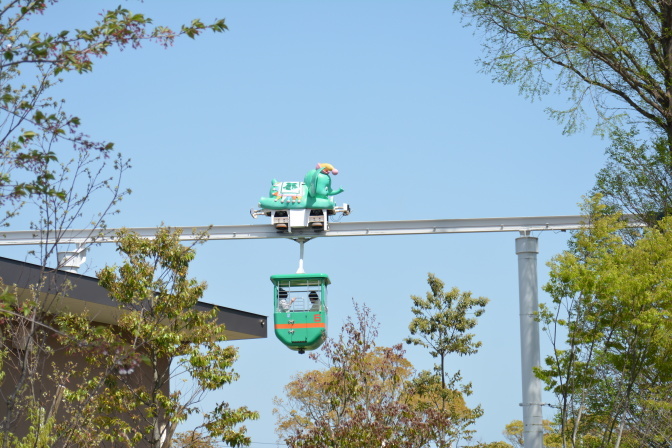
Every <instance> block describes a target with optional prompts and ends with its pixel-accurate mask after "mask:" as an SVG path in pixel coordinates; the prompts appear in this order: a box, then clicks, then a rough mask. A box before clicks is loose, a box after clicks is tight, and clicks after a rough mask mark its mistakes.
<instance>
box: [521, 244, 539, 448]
mask: <svg viewBox="0 0 672 448" xmlns="http://www.w3.org/2000/svg"><path fill="white" fill-rule="evenodd" d="M538 253H539V242H538V239H537V238H535V237H531V236H529V232H521V237H520V238H516V255H518V288H519V303H520V354H521V369H522V374H523V402H522V403H521V406H522V407H523V424H524V429H523V442H524V448H542V447H543V423H542V412H541V405H542V403H541V381H540V380H539V379H538V378H537V377H536V376H534V372H533V371H532V369H533V368H534V367H538V366H540V365H541V350H540V348H539V323H538V322H537V321H536V320H535V315H536V312H537V311H538V309H539V289H538V286H537V254H538Z"/></svg>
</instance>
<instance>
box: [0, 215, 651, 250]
mask: <svg viewBox="0 0 672 448" xmlns="http://www.w3.org/2000/svg"><path fill="white" fill-rule="evenodd" d="M625 218H626V219H628V220H629V221H631V224H632V225H633V226H639V225H640V224H639V223H637V221H636V220H635V218H634V217H633V216H630V215H627V216H625ZM584 219H585V218H584V217H582V216H579V215H574V216H533V217H518V218H468V219H430V220H415V221H364V222H332V223H329V229H328V230H326V231H324V232H314V231H313V230H311V229H296V228H295V229H293V231H292V232H291V233H279V232H277V231H276V230H275V228H274V227H273V226H272V225H264V224H261V225H240V226H198V227H174V228H179V229H181V230H182V240H184V241H193V240H195V239H197V238H198V236H199V235H200V234H202V233H203V232H206V231H207V232H208V233H209V234H210V240H211V241H214V240H240V239H259V238H288V239H295V238H300V237H303V238H317V237H340V236H373V235H431V234H441V233H476V232H521V233H527V234H529V232H535V231H543V230H555V231H558V230H576V229H579V228H581V227H582V226H583V225H585V224H584V222H583V221H584ZM117 230H118V229H106V230H102V231H91V230H86V229H80V230H76V229H72V230H62V231H60V230H57V231H51V232H49V233H44V232H42V233H41V232H37V231H32V230H19V231H5V232H0V245H22V244H45V243H54V242H58V243H60V244H87V243H92V242H96V243H111V242H114V241H115V239H116V238H115V235H116V232H117ZM128 230H132V231H134V232H136V233H137V234H139V235H140V236H143V237H146V238H151V237H153V236H154V233H156V230H157V229H156V228H155V227H136V228H133V227H129V228H128Z"/></svg>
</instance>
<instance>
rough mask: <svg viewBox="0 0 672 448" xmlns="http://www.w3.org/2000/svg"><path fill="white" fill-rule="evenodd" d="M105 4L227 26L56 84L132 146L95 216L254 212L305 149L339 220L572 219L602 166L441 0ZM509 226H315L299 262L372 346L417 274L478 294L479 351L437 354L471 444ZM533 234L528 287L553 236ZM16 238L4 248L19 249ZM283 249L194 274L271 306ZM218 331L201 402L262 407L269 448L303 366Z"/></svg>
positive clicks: (506, 337) (116, 57) (250, 253)
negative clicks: (216, 374) (221, 367)
mask: <svg viewBox="0 0 672 448" xmlns="http://www.w3.org/2000/svg"><path fill="white" fill-rule="evenodd" d="M122 5H123V6H124V7H126V8H129V9H132V10H134V11H137V12H143V13H146V14H147V15H149V16H150V17H152V18H154V22H155V24H167V25H172V26H177V25H178V24H180V23H182V22H184V21H189V20H191V19H192V18H196V17H198V18H201V19H202V20H204V21H205V22H207V21H211V20H213V19H215V18H225V19H226V22H227V24H228V26H229V28H230V29H229V31H228V32H226V33H224V34H212V33H206V34H205V35H204V36H202V37H199V38H197V39H196V40H194V41H191V40H189V39H183V40H180V41H178V42H176V44H175V45H174V46H173V47H172V48H170V49H167V50H164V49H162V48H160V47H158V46H155V45H151V44H147V45H145V46H144V48H142V49H139V50H136V51H130V50H129V51H124V52H121V53H114V54H113V55H111V56H110V57H108V58H105V59H103V60H100V61H98V63H97V65H96V66H95V70H94V72H93V73H91V74H87V75H83V76H78V75H68V76H67V77H66V80H65V83H64V84H63V85H62V87H61V88H59V92H58V94H59V95H62V96H63V97H65V98H66V99H67V103H66V106H67V108H68V111H70V112H71V113H74V114H77V115H79V116H80V117H81V118H82V120H83V124H84V129H85V130H86V132H87V133H89V134H90V135H91V136H92V137H95V138H96V139H101V140H109V141H113V142H115V143H116V147H117V148H118V149H119V150H120V151H121V152H122V153H123V154H124V155H125V156H127V157H130V158H131V159H132V165H133V169H132V170H131V171H129V172H128V174H127V175H126V176H125V178H124V181H123V183H124V186H125V187H129V188H131V189H132V190H133V194H132V195H131V196H129V197H128V198H127V200H125V201H123V203H122V204H121V211H122V212H121V213H120V214H119V215H117V216H114V217H112V218H111V219H110V220H109V224H110V226H111V227H121V226H127V227H153V226H157V225H160V224H162V223H165V224H166V225H170V226H201V225H209V224H214V225H237V224H266V223H268V221H267V220H266V219H264V218H259V219H257V220H254V219H252V218H251V217H250V215H249V210H250V209H251V208H254V207H256V205H257V201H258V199H259V198H260V197H261V196H266V195H267V193H268V187H269V186H270V180H271V179H272V178H278V179H283V180H297V179H298V180H300V179H302V178H303V175H304V174H305V172H306V171H308V170H309V169H311V168H313V167H314V165H315V164H316V163H318V162H328V163H331V164H333V165H334V166H336V167H337V168H338V169H339V171H340V174H339V175H338V176H336V177H334V179H333V186H334V187H340V186H342V187H344V188H345V189H346V191H345V193H343V194H341V195H339V196H337V197H336V198H337V199H338V202H339V203H341V202H347V203H349V204H350V205H351V207H352V210H353V212H352V214H351V215H350V216H348V217H344V218H343V221H346V220H347V221H349V222H354V221H386V220H416V219H439V218H481V217H515V216H548V215H574V214H578V213H579V209H578V206H577V204H578V203H580V202H581V200H582V195H584V194H586V193H587V192H588V191H589V189H590V188H591V187H592V185H593V182H594V175H595V173H596V172H597V170H598V169H599V168H600V167H601V166H602V164H603V160H604V157H603V149H604V147H605V146H606V142H604V141H602V140H600V139H599V138H597V137H594V136H592V135H590V133H589V132H586V133H583V134H579V135H574V136H569V137H568V136H563V135H562V132H561V127H560V126H559V125H557V124H556V123H554V122H552V121H550V120H549V119H548V118H547V116H546V115H545V113H544V109H545V108H546V107H548V106H551V105H555V106H558V105H561V104H562V100H563V97H562V95H560V96H558V97H550V98H548V99H547V100H545V101H541V102H534V103H531V102H529V101H527V100H525V99H524V98H522V97H520V96H519V95H518V92H517V88H516V87H515V86H503V85H500V84H493V83H492V82H491V80H490V78H489V77H488V76H487V75H486V74H482V73H480V72H479V68H478V65H477V64H476V60H477V59H478V58H479V57H480V56H481V54H482V53H481V50H480V43H481V42H480V40H479V39H480V37H479V36H478V33H476V35H474V31H475V30H474V29H473V28H466V29H465V28H463V27H462V25H461V24H460V21H459V17H457V16H456V15H454V14H453V13H452V2H449V1H438V0H437V1H430V0H412V1H411V0H396V1H395V0H390V1H382V0H381V1H373V0H359V1H354V0H351V1H336V0H333V1H326V0H324V1H317V0H315V1H307V0H306V1H298V0H296V1H284V0H282V1H281V0H273V1H270V0H269V1H259V0H245V1H243V0H239V1H234V0H219V1H215V0H212V1H205V0H190V1H167V0H145V1H144V3H140V2H134V1H128V2H123V3H122ZM115 6H116V3H114V2H108V1H105V2H103V1H96V2H91V1H84V0H69V1H64V2H62V3H60V4H58V5H56V6H55V7H53V8H52V7H50V8H48V10H47V14H46V15H45V17H44V18H43V19H41V20H40V21H36V22H35V29H36V30H37V29H45V28H49V29H52V30H60V29H67V28H72V27H85V26H88V25H89V24H90V23H91V22H92V20H94V18H95V15H96V14H97V13H98V12H100V10H102V8H103V7H115ZM17 223H20V221H17ZM17 226H19V224H15V225H14V226H13V227H12V229H13V230H22V228H21V227H20V226H19V227H17ZM517 236H518V235H517V234H515V233H499V234H462V235H460V234H450V235H432V236H403V237H402V236H388V237H375V238H369V237H355V238H329V239H326V238H325V239H316V240H313V241H311V242H309V243H308V244H307V245H306V253H305V268H306V271H308V272H310V271H314V272H324V273H327V274H329V275H330V277H331V280H332V287H331V288H330V296H329V297H330V316H329V319H330V326H329V331H330V333H331V334H332V335H335V334H336V333H337V332H338V330H339V329H340V326H341V324H342V322H343V321H344V319H345V318H346V317H347V316H348V315H351V314H352V313H353V306H352V300H353V299H354V300H356V301H357V302H359V303H365V304H366V305H367V306H369V307H370V308H371V309H372V310H373V312H374V313H375V314H376V316H377V319H378V321H379V323H380V337H379V340H378V343H379V345H392V344H395V343H399V342H401V341H402V339H403V338H404V337H406V336H407V335H408V324H409V322H410V319H411V317H412V316H411V312H410V305H411V301H410V298H409V296H410V295H411V294H416V295H424V294H425V292H426V291H427V289H428V285H427V283H426V279H427V273H428V272H432V273H435V274H436V275H437V276H438V277H439V278H441V279H443V280H444V281H445V282H446V284H447V286H448V287H450V286H457V287H458V288H460V289H462V290H470V291H472V292H473V293H474V294H475V295H479V296H486V297H488V298H490V300H491V303H490V304H489V305H488V307H487V311H486V314H485V315H484V316H483V317H482V318H481V320H480V323H479V325H478V327H477V328H476V330H475V331H476V333H477V337H478V339H480V340H481V341H482V342H483V347H482V349H481V350H480V352H479V353H478V354H477V355H474V356H472V357H470V358H459V357H455V358H451V359H449V361H448V364H447V367H448V369H449V371H451V372H454V371H455V370H458V369H459V370H461V371H462V375H463V377H464V378H465V379H466V380H468V381H471V382H472V383H473V388H474V394H473V395H472V396H471V397H469V399H468V403H469V404H471V405H476V404H479V403H480V404H481V405H482V406H483V408H484V411H485V415H484V416H483V417H482V418H481V419H480V420H479V421H478V423H477V425H476V429H477V430H478V433H477V436H476V438H475V440H476V441H479V440H480V441H484V442H489V441H495V440H502V436H501V432H502V430H503V429H504V425H505V424H506V423H508V422H510V421H511V420H513V419H522V410H521V408H520V407H519V403H520V402H521V384H520V383H521V379H520V378H521V375H520V350H519V327H518V277H517V258H516V254H515V250H514V243H515V238H516V237H517ZM534 236H539V238H540V240H539V245H540V254H539V275H540V284H541V283H543V282H544V281H545V279H546V278H547V271H548V270H547V268H546V266H545V262H546V261H548V260H549V259H550V258H551V257H552V256H553V255H555V254H557V253H558V252H559V251H561V250H563V249H564V247H565V243H566V241H567V234H565V233H553V232H545V233H540V234H535V235H534ZM27 250H28V249H27V248H25V247H23V248H16V249H11V250H10V249H7V250H5V249H3V253H5V254H6V256H13V257H15V258H19V259H22V258H23V257H24V256H25V252H26V251H27ZM298 255H299V246H298V244H296V243H294V242H292V241H289V240H278V241H276V240H260V241H233V242H209V243H206V244H205V245H204V246H202V247H201V248H200V249H199V251H198V255H197V259H196V261H195V262H194V264H193V269H192V275H193V276H194V277H196V278H198V279H200V280H205V281H207V282H208V285H209V288H208V291H207V292H206V295H205V301H207V302H211V303H214V304H217V305H221V306H226V307H232V308H237V309H241V310H245V311H250V312H254V313H258V314H263V315H268V316H269V319H272V285H271V283H270V281H269V277H270V276H271V275H273V274H283V273H293V272H295V271H296V268H297V264H298ZM115 260H116V258H115V256H114V251H113V247H112V246H101V247H99V248H94V249H93V250H92V251H91V252H90V254H89V257H88V261H87V264H86V265H85V266H84V267H83V273H86V274H89V275H94V274H95V271H96V270H98V269H100V268H101V267H102V266H104V265H105V264H106V263H108V262H114V261H115ZM540 297H541V300H545V296H544V294H543V293H542V294H541V296H540ZM269 321H270V320H269ZM269 330H270V329H269ZM235 345H236V346H238V347H239V348H240V360H239V361H238V362H237V364H236V370H237V371H238V372H239V373H240V380H239V381H237V382H236V383H234V384H233V385H232V386H230V387H227V388H225V389H224V390H223V391H222V392H221V394H222V395H219V396H217V397H213V398H216V399H221V398H222V397H223V398H224V399H226V400H228V401H229V402H230V403H231V404H232V405H233V406H239V405H247V406H249V407H250V408H251V409H254V410H257V411H259V412H260V413H261V419H260V420H258V421H256V422H249V423H248V424H247V427H248V432H249V434H250V435H251V436H252V440H253V444H252V446H253V447H262V446H274V445H275V443H274V442H275V441H276V436H275V433H274V426H275V418H274V416H273V415H272V413H271V411H272V408H273V405H272V399H273V397H274V396H279V395H282V392H283V386H284V385H285V384H287V383H288V382H289V381H290V379H291V377H292V375H295V374H297V373H300V372H302V371H306V370H309V369H313V368H317V367H318V366H317V365H316V364H314V363H313V362H311V361H310V360H309V359H308V357H307V356H306V355H298V354H297V353H295V352H292V351H290V350H288V349H286V348H285V347H284V346H283V345H282V344H281V343H280V342H279V341H277V340H276V339H275V337H274V335H273V333H272V331H269V337H268V339H265V340H250V341H236V342H235ZM542 350H543V351H544V352H547V351H548V345H547V344H545V345H543V346H542ZM544 354H545V353H542V356H543V355H544ZM407 355H408V357H409V359H410V360H411V361H412V363H413V364H414V366H415V367H416V368H417V369H431V366H432V364H433V361H434V360H433V359H432V358H431V357H430V356H429V354H428V353H427V352H425V351H423V350H422V349H420V348H415V347H409V348H408V351H407ZM546 400H547V401H550V400H552V397H550V396H549V397H546ZM205 406H206V407H207V403H205ZM550 411H551V409H550V408H545V411H544V412H545V417H547V418H548V417H551V415H552V414H551V412H550ZM185 428H188V425H187V426H185Z"/></svg>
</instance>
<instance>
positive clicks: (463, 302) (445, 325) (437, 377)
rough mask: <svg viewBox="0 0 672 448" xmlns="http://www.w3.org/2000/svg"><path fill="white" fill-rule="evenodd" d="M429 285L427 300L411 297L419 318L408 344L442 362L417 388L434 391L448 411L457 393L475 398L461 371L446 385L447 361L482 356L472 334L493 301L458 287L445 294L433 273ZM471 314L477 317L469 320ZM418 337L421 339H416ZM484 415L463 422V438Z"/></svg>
mask: <svg viewBox="0 0 672 448" xmlns="http://www.w3.org/2000/svg"><path fill="white" fill-rule="evenodd" d="M427 283H428V284H429V286H430V291H428V292H427V295H426V298H425V299H423V298H422V297H419V296H411V300H412V301H413V306H412V307H411V311H412V312H413V315H414V316H415V317H414V318H413V320H411V323H410V324H409V326H408V329H409V330H410V332H411V337H408V338H406V339H405V341H406V343H407V344H413V345H420V346H422V347H424V348H427V349H429V354H430V355H431V356H432V357H433V358H439V363H438V364H435V365H434V374H432V373H431V372H429V371H423V372H421V373H420V374H419V375H418V378H417V379H416V380H415V384H416V385H418V386H419V387H420V391H424V390H426V389H427V388H428V387H429V388H430V389H431V390H432V391H433V393H432V394H431V396H433V397H435V399H436V400H435V401H434V406H435V408H436V409H439V410H441V411H444V410H446V409H450V407H451V405H452V403H453V402H454V393H455V392H454V391H455V390H456V389H458V388H459V389H461V393H462V394H464V395H467V396H469V395H471V392H472V391H471V383H467V384H463V385H461V384H460V381H461V380H462V376H461V375H460V371H459V370H458V371H457V372H455V373H454V374H453V375H452V376H451V377H450V378H449V379H448V381H446V376H447V372H446V370H445V363H446V357H447V356H449V355H451V354H458V355H460V356H465V355H472V354H475V353H476V352H478V348H479V347H480V346H481V342H480V341H474V336H475V335H474V334H473V333H469V332H468V331H469V330H471V329H473V328H474V327H475V326H476V324H477V323H478V319H477V318H478V317H480V316H481V315H482V314H483V313H484V312H485V305H487V303H488V301H489V300H488V299H486V298H485V297H478V298H473V297H472V296H471V292H460V290H459V289H457V288H455V287H454V288H452V289H451V290H450V291H445V290H444V286H445V284H444V283H443V281H441V280H440V279H439V278H438V277H436V276H435V275H434V274H431V273H430V274H428V276H427ZM472 310H473V311H472ZM471 313H473V317H468V315H469V314H471ZM414 335H418V337H412V336H414ZM481 415H483V411H482V409H481V407H480V406H477V407H476V408H474V409H473V410H470V415H469V417H468V418H464V419H463V420H462V423H463V426H462V428H461V431H460V432H461V433H462V435H463V436H467V437H470V436H471V434H472V431H471V430H469V429H468V427H469V426H470V425H472V424H473V423H474V421H475V420H476V419H477V418H478V417H480V416H481ZM449 440H450V439H449ZM449 440H446V441H444V442H442V443H439V445H438V446H450V442H449Z"/></svg>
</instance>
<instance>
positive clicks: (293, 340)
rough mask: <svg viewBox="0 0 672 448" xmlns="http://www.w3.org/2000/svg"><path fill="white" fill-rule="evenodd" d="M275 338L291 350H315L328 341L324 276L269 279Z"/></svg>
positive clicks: (292, 276)
mask: <svg viewBox="0 0 672 448" xmlns="http://www.w3.org/2000/svg"><path fill="white" fill-rule="evenodd" d="M271 282H273V290H274V297H275V313H274V317H275V318H274V322H275V335H276V336H277V337H278V339H280V341H281V342H282V343H283V344H285V345H286V346H287V347H289V348H290V349H291V350H296V351H298V352H299V353H305V351H306V350H315V349H316V348H318V347H319V346H320V345H322V343H323V342H324V341H325V339H326V338H327V285H329V283H330V281H329V276H327V274H304V273H297V274H287V275H273V276H271Z"/></svg>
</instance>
